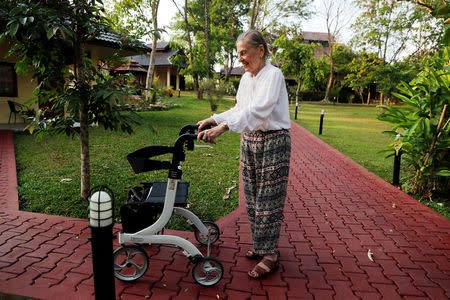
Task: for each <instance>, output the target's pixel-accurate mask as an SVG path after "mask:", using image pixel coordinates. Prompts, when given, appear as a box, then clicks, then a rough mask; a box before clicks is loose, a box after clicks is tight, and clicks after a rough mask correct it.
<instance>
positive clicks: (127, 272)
mask: <svg viewBox="0 0 450 300" xmlns="http://www.w3.org/2000/svg"><path fill="white" fill-rule="evenodd" d="M147 269H148V255H147V252H145V250H144V249H142V248H141V247H139V246H136V245H126V246H123V247H120V248H118V249H116V251H114V276H116V278H117V279H120V280H122V281H133V280H136V279H138V278H139V277H141V276H142V275H144V274H145V272H146V271H147Z"/></svg>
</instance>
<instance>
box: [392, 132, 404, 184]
mask: <svg viewBox="0 0 450 300" xmlns="http://www.w3.org/2000/svg"><path fill="white" fill-rule="evenodd" d="M401 136H402V135H401V134H397V135H396V136H395V140H398V139H400V138H401ZM401 157H402V149H399V150H398V151H397V150H395V153H394V172H393V175H392V184H393V185H395V186H398V185H400V163H401Z"/></svg>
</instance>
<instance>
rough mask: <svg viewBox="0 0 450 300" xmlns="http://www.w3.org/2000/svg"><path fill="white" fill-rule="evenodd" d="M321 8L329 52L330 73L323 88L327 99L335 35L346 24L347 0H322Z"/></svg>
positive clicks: (330, 85)
mask: <svg viewBox="0 0 450 300" xmlns="http://www.w3.org/2000/svg"><path fill="white" fill-rule="evenodd" d="M322 4H323V8H324V11H325V15H324V17H325V24H326V26H327V40H328V46H329V49H330V52H329V54H328V57H329V58H330V74H329V77H328V83H327V88H326V90H325V96H324V98H323V101H329V99H328V98H329V97H330V91H331V87H332V86H333V82H334V73H335V65H334V50H335V44H336V37H337V36H339V34H340V33H341V31H342V29H343V28H344V27H345V26H346V25H347V24H348V22H349V18H346V16H345V13H346V12H347V11H348V2H347V1H346V0H342V1H338V2H336V1H333V0H322Z"/></svg>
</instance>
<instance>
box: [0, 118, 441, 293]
mask: <svg viewBox="0 0 450 300" xmlns="http://www.w3.org/2000/svg"><path fill="white" fill-rule="evenodd" d="M291 133H292V149H293V151H292V161H291V173H290V184H289V186H288V196H287V202H286V208H285V221H284V226H283V227H282V233H281V237H280V252H281V257H280V262H281V268H280V270H279V271H277V272H276V273H274V274H273V275H271V276H270V277H269V278H267V279H265V280H262V281H254V280H250V279H248V278H247V275H246V272H247V271H248V270H249V269H250V268H251V267H252V264H253V263H254V262H252V261H249V260H247V259H245V258H244V253H245V251H246V250H247V249H248V248H249V247H251V238H250V229H249V226H248V223H247V219H246V215H245V211H244V208H243V205H242V194H241V205H240V208H239V209H238V210H237V211H235V212H233V213H231V214H229V215H228V216H226V217H225V218H223V219H221V220H220V221H218V225H219V227H220V228H221V231H222V232H221V238H220V241H219V242H218V243H217V246H214V247H213V251H212V255H213V256H216V257H218V258H219V259H220V260H221V262H222V263H223V265H224V268H225V275H224V278H223V279H222V280H221V282H219V284H217V285H216V286H215V287H209V288H204V287H201V286H199V285H197V284H195V283H194V281H193V279H192V276H191V273H190V272H191V269H192V264H190V263H189V261H188V259H187V258H186V257H185V256H184V255H182V253H181V251H179V249H177V248H174V247H167V246H161V247H156V246H148V247H147V248H146V249H147V251H148V254H149V256H150V267H149V270H148V272H147V274H145V275H144V276H143V277H141V278H140V279H139V280H138V281H136V282H134V283H123V282H120V281H117V280H116V293H117V298H118V299H233V300H234V299H277V300H278V299H346V300H347V299H381V298H383V299H448V298H450V233H449V231H450V222H449V220H447V219H446V218H444V217H442V216H440V215H439V214H437V213H435V212H434V211H432V210H430V209H429V208H427V207H426V206H424V205H422V204H420V203H419V202H417V201H416V200H414V199H412V198H411V197H409V196H407V195H406V194H404V193H403V192H401V191H399V190H397V189H396V188H394V187H393V186H391V185H390V184H388V183H386V182H385V181H383V180H382V179H380V178H378V177H377V176H375V175H374V174H372V173H370V172H369V171H367V170H366V169H364V168H362V167H361V166H359V165H358V164H356V163H355V162H354V161H352V160H351V159H349V158H348V157H346V156H344V155H342V154H341V153H339V152H338V151H336V150H334V149H333V148H331V147H330V146H328V145H327V144H325V143H323V142H322V141H320V140H319V139H317V138H316V137H315V136H314V135H312V134H311V133H309V132H307V131H306V130H304V129H303V128H301V127H300V126H298V125H296V124H293V128H292V131H291ZM0 141H1V142H0V147H1V151H0V154H1V157H0V164H1V165H0V167H1V169H0V170H1V175H0V183H1V186H0V205H1V206H0V211H1V213H0V216H1V220H0V292H1V293H4V294H16V295H24V296H29V297H35V298H42V299H63V298H64V299H93V279H92V267H91V255H90V244H89V243H87V242H86V238H87V237H88V236H89V234H90V233H89V229H88V228H87V221H86V220H79V219H71V218H65V217H57V216H47V215H42V214H35V213H28V212H21V211H18V210H17V193H15V194H14V193H11V190H12V189H13V187H14V185H15V184H16V181H15V180H16V179H15V163H14V160H13V159H11V155H13V150H12V144H11V135H10V134H9V133H5V132H0ZM8 145H9V146H8ZM10 148H11V149H10ZM12 157H13V156H12ZM13 175H14V176H13ZM5 185H6V186H5ZM241 191H242V189H241ZM393 203H395V204H396V206H397V208H393V207H392V204H393ZM117 230H119V227H117ZM176 234H181V235H183V236H185V237H187V238H189V239H191V240H192V239H193V238H192V234H191V233H184V232H183V233H180V232H176ZM115 247H117V245H116V246H115ZM369 249H370V250H371V251H372V252H373V260H374V261H373V262H372V261H371V260H369V258H368V256H367V251H368V250H369Z"/></svg>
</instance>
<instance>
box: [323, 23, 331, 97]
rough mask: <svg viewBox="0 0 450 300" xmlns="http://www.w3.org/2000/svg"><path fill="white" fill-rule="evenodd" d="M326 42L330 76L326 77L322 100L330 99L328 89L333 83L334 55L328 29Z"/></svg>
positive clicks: (329, 89)
mask: <svg viewBox="0 0 450 300" xmlns="http://www.w3.org/2000/svg"><path fill="white" fill-rule="evenodd" d="M328 44H329V45H330V76H329V77H328V84H327V89H326V91H325V97H324V98H323V101H326V102H328V101H330V99H329V98H330V91H331V86H332V85H333V80H334V57H333V43H332V42H331V34H330V32H329V31H328Z"/></svg>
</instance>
